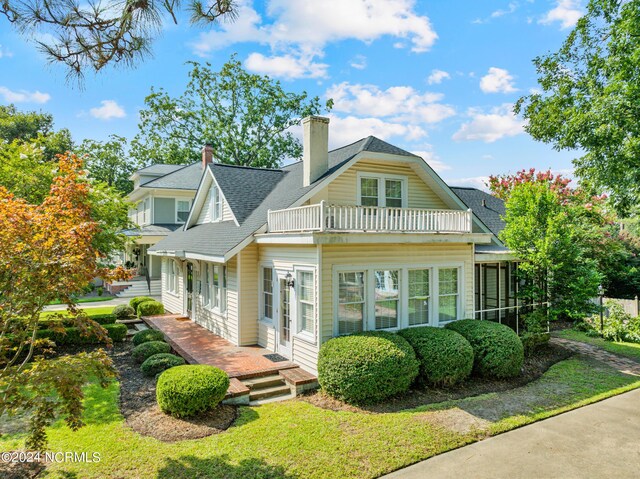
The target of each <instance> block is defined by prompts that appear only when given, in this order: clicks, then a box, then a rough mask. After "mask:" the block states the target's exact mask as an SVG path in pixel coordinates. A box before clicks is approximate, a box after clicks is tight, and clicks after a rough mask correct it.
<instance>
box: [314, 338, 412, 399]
mask: <svg viewBox="0 0 640 479" xmlns="http://www.w3.org/2000/svg"><path fill="white" fill-rule="evenodd" d="M418 366H419V363H418V360H417V359H416V355H415V352H414V351H413V348H412V347H411V346H410V345H409V343H408V342H407V341H406V340H405V339H404V338H402V337H401V336H398V335H397V334H393V333H388V332H383V331H380V332H370V333H362V334H356V335H352V336H342V337H338V338H333V339H330V340H329V341H327V342H326V343H324V344H323V345H322V347H321V348H320V353H319V355H318V382H319V383H320V385H321V386H322V389H323V390H324V391H325V392H326V393H327V394H329V395H331V396H333V397H336V398H338V399H341V400H343V401H345V402H348V403H352V404H372V403H376V402H380V401H382V400H383V399H386V398H388V397H391V396H395V395H397V394H400V393H403V392H405V391H407V390H408V389H409V386H411V383H412V382H413V380H414V379H415V378H416V376H417V375H418Z"/></svg>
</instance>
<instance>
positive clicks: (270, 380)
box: [241, 374, 285, 391]
mask: <svg viewBox="0 0 640 479" xmlns="http://www.w3.org/2000/svg"><path fill="white" fill-rule="evenodd" d="M241 382H242V383H243V384H244V385H245V386H247V387H248V388H249V389H250V390H252V391H257V390H258V389H265V388H269V387H273V386H284V385H285V383H284V381H283V379H282V378H281V377H280V376H278V375H275V374H274V375H271V376H262V377H257V378H252V379H242V380H241Z"/></svg>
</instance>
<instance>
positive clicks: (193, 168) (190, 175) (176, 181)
mask: <svg viewBox="0 0 640 479" xmlns="http://www.w3.org/2000/svg"><path fill="white" fill-rule="evenodd" d="M156 166H173V165H156ZM201 178H202V163H201V162H199V161H198V162H197V163H192V164H190V165H187V166H181V167H180V168H179V169H177V170H174V171H171V172H168V173H167V174H165V175H164V176H161V177H159V178H155V179H153V180H151V181H149V182H147V183H145V184H143V185H141V186H142V187H143V188H166V189H172V190H197V189H198V185H199V184H200V179H201Z"/></svg>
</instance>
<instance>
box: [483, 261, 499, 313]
mask: <svg viewBox="0 0 640 479" xmlns="http://www.w3.org/2000/svg"><path fill="white" fill-rule="evenodd" d="M498 266H499V265H498V263H487V264H483V265H482V267H483V270H484V271H483V273H484V275H483V278H482V280H483V281H482V283H483V293H484V301H483V309H484V310H490V311H486V312H485V313H484V319H487V320H489V321H500V317H499V314H498V311H496V310H497V308H498V304H499V303H498V293H499V286H500V285H499V283H498Z"/></svg>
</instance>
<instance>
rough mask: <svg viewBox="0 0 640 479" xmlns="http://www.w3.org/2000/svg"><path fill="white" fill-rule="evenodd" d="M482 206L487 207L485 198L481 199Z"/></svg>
mask: <svg viewBox="0 0 640 479" xmlns="http://www.w3.org/2000/svg"><path fill="white" fill-rule="evenodd" d="M482 207H483V208H486V207H487V200H482Z"/></svg>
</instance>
